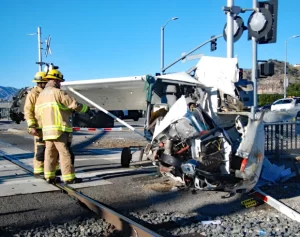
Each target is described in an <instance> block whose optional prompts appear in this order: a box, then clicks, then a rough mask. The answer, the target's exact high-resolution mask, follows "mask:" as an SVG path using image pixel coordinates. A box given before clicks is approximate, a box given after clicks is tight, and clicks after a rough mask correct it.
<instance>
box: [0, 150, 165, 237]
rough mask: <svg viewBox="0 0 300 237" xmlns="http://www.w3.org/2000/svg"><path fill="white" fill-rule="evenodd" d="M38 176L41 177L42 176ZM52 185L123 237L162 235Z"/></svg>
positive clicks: (76, 192)
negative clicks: (93, 213)
mask: <svg viewBox="0 0 300 237" xmlns="http://www.w3.org/2000/svg"><path fill="white" fill-rule="evenodd" d="M0 156H2V157H3V158H5V159H6V160H8V161H10V162H12V163H14V164H15V165H18V166H19V167H21V168H22V169H24V170H26V171H28V172H30V173H32V174H33V170H32V167H31V166H28V165H25V164H24V163H23V162H20V161H19V160H16V159H14V158H13V157H11V156H10V155H7V154H5V153H3V152H1V151H0ZM40 178H41V179H43V178H42V177H40ZM52 185H54V186H55V187H57V188H59V189H60V190H62V191H64V192H66V193H67V194H68V195H69V196H72V197H74V198H76V199H77V200H78V201H80V202H81V203H83V204H84V205H85V206H86V207H88V208H89V209H90V210H91V211H93V212H95V213H96V214H97V215H99V216H100V217H101V218H102V219H104V220H105V221H106V222H109V223H110V224H112V225H113V226H114V227H115V228H116V229H117V230H118V231H120V232H121V234H122V236H124V237H152V236H155V237H162V236H161V235H159V234H157V233H155V232H154V231H152V230H150V229H148V228H146V227H144V226H142V225H141V224H139V223H137V222H135V221H133V220H131V219H129V218H128V217H126V216H123V215H122V214H120V213H117V212H116V211H114V210H112V209H110V208H109V207H108V206H106V205H105V204H102V203H100V202H98V201H96V200H94V199H92V198H90V197H88V196H86V195H84V194H83V193H81V192H78V191H76V190H75V189H73V188H72V187H70V186H68V185H65V184H62V183H57V184H52Z"/></svg>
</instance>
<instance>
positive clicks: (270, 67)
mask: <svg viewBox="0 0 300 237" xmlns="http://www.w3.org/2000/svg"><path fill="white" fill-rule="evenodd" d="M274 74H275V64H274V63H273V62H270V61H267V62H263V63H262V64H260V77H262V76H263V77H268V76H273V75H274Z"/></svg>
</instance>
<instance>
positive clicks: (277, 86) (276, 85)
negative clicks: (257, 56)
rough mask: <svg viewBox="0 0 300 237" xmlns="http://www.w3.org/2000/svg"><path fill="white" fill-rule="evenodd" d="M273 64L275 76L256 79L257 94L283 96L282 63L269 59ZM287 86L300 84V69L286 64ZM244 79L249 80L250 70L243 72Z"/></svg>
mask: <svg viewBox="0 0 300 237" xmlns="http://www.w3.org/2000/svg"><path fill="white" fill-rule="evenodd" d="M269 60H270V61H272V62H274V64H275V74H274V75H273V76H271V77H267V78H259V79H258V94H283V78H284V62H283V61H278V60H276V59H269ZM287 72H288V74H287V76H288V78H289V85H291V84H297V83H300V68H299V67H294V66H293V65H290V64H289V63H287ZM244 78H247V79H249V80H251V70H250V69H245V70H244Z"/></svg>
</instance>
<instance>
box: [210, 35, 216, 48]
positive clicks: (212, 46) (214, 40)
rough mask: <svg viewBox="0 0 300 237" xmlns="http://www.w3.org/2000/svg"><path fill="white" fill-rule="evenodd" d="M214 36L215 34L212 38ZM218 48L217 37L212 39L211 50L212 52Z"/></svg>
mask: <svg viewBox="0 0 300 237" xmlns="http://www.w3.org/2000/svg"><path fill="white" fill-rule="evenodd" d="M214 37H215V36H214V35H213V36H212V37H211V39H212V38H214ZM216 49H217V39H213V40H211V41H210V51H211V52H212V51H215V50H216Z"/></svg>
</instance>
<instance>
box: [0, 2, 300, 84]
mask: <svg viewBox="0 0 300 237" xmlns="http://www.w3.org/2000/svg"><path fill="white" fill-rule="evenodd" d="M226 3H227V1H226V0H207V1H204V0H185V1H183V0H64V1H62V0H60V1H59V0H52V1H39V0H27V1H26V0H1V2H0V27H1V33H0V35H1V41H0V42H1V43H0V52H1V53H0V65H1V66H0V67H1V72H2V73H1V74H0V85H1V86H13V87H16V88H21V87H24V86H32V85H34V84H33V83H31V81H32V78H33V76H34V74H35V73H36V72H37V70H38V66H37V65H36V64H35V62H37V60H38V51H37V36H28V35H27V34H29V33H34V32H36V31H37V27H38V26H40V27H42V40H43V42H44V41H45V39H46V37H47V36H48V35H51V37H52V41H51V49H52V52H53V54H52V55H50V56H48V57H47V58H45V54H44V52H43V60H44V61H46V62H53V63H54V64H56V65H58V66H59V67H60V70H61V72H62V73H63V74H64V77H65V78H66V80H85V79H96V78H110V77H122V76H135V75H144V74H155V72H159V71H160V27H161V26H162V25H164V24H165V23H166V21H167V20H168V19H170V18H172V17H175V16H176V17H178V18H179V19H178V20H177V21H171V22H169V24H168V25H167V27H166V28H165V66H167V65H168V64H170V63H171V62H173V61H174V60H176V59H177V58H179V57H180V56H181V54H182V53H183V52H188V51H190V50H192V49H193V48H195V47H197V46H198V45H200V44H201V43H203V42H204V41H206V40H208V39H209V38H210V36H211V35H218V34H221V33H222V32H223V27H224V25H225V23H226V15H225V14H224V13H223V11H222V6H225V5H226ZM235 5H239V6H242V7H251V6H252V0H235ZM299 7H300V1H299V0H289V1H288V3H287V1H283V0H279V16H278V32H277V43H275V44H269V45H259V46H258V50H259V51H258V57H259V59H278V60H284V57H285V49H284V42H285V40H286V39H287V38H289V37H290V36H292V35H295V34H300V28H299V22H300V14H299V13H297V12H298V9H299ZM241 16H242V17H243V19H244V22H245V23H247V21H248V17H249V14H242V15H241ZM217 44H218V45H217V50H216V51H214V52H210V47H209V45H207V46H205V47H204V48H202V49H200V50H198V51H197V52H196V53H203V54H204V55H211V56H222V57H226V42H225V40H224V39H223V38H220V39H218V41H217ZM234 47H235V52H234V54H235V55H237V56H238V58H239V66H240V67H244V68H250V67H251V41H248V40H247V31H245V32H244V34H243V36H242V38H241V39H240V40H239V41H238V42H236V43H235V46H234ZM299 55H300V38H297V39H292V40H290V41H289V44H288V61H289V62H290V63H292V64H296V63H300V58H299ZM196 62H197V61H189V62H186V63H182V62H179V63H178V64H176V65H175V66H174V67H172V68H171V69H170V70H169V71H168V72H173V71H179V70H187V69H189V68H190V67H191V66H193V65H194V64H195V63H196Z"/></svg>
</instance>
